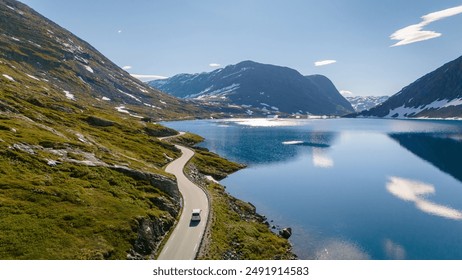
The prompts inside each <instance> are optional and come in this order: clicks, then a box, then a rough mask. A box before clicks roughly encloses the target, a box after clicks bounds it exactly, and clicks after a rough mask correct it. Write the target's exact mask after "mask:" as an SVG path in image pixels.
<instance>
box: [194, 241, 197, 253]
mask: <svg viewBox="0 0 462 280" xmlns="http://www.w3.org/2000/svg"><path fill="white" fill-rule="evenodd" d="M196 249H197V243H196V246H194V250H193V251H194V252H196Z"/></svg>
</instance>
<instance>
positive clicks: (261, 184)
mask: <svg viewBox="0 0 462 280" xmlns="http://www.w3.org/2000/svg"><path fill="white" fill-rule="evenodd" d="M164 124H165V125H167V126H169V127H172V128H174V129H177V130H181V131H190V132H193V133H197V134H200V135H202V136H203V137H205V138H206V140H205V142H204V143H202V144H201V146H203V147H207V148H208V149H210V150H211V151H213V152H216V153H218V154H220V155H222V156H224V157H227V158H229V159H231V160H234V161H237V162H241V163H245V164H247V165H248V168H246V169H244V170H241V171H239V172H237V173H235V174H232V175H231V176H229V177H228V178H226V179H224V180H223V181H221V183H222V184H223V185H225V186H226V187H227V190H228V191H229V192H230V193H231V194H232V195H234V196H236V197H238V198H240V199H242V200H245V201H249V202H251V203H252V204H254V205H255V206H256V207H257V211H258V212H259V213H261V214H263V215H265V216H267V217H268V220H269V221H270V224H271V225H275V226H277V227H281V228H282V227H292V229H293V236H292V237H291V238H290V241H291V242H292V244H293V246H294V252H295V253H296V254H297V255H298V256H299V257H300V258H301V259H419V260H424V259H459V260H460V259H462V182H461V181H462V164H461V159H462V122H460V121H429V120H380V119H326V120H323V119H318V120H283V119H282V120H268V119H240V120H237V119H235V120H234V119H232V120H206V121H204V120H197V121H182V122H168V123H164Z"/></svg>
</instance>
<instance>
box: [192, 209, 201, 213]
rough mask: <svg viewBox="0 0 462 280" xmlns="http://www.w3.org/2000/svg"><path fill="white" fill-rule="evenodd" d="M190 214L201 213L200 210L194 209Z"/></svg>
mask: <svg viewBox="0 0 462 280" xmlns="http://www.w3.org/2000/svg"><path fill="white" fill-rule="evenodd" d="M192 212H193V213H200V212H201V209H199V208H196V209H193V210H192Z"/></svg>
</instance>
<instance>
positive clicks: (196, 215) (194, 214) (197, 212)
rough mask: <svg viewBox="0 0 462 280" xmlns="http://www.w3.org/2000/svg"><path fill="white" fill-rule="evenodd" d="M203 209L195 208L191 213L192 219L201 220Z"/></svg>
mask: <svg viewBox="0 0 462 280" xmlns="http://www.w3.org/2000/svg"><path fill="white" fill-rule="evenodd" d="M201 212H202V210H201V209H198V208H197V209H193V210H192V215H191V221H200V220H201Z"/></svg>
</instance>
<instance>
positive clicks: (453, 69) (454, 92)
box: [356, 56, 462, 118]
mask: <svg viewBox="0 0 462 280" xmlns="http://www.w3.org/2000/svg"><path fill="white" fill-rule="evenodd" d="M356 116H359V117H385V118H461V117H462V56H461V57H459V58H456V59H454V60H452V61H450V62H447V63H445V64H444V65H443V66H441V67H439V68H437V69H436V70H434V71H432V72H430V73H428V74H426V75H424V76H422V77H421V78H419V79H417V80H416V81H414V82H413V83H411V84H409V85H408V86H406V87H404V88H403V89H401V90H400V91H399V92H398V93H396V94H394V95H393V96H391V97H390V98H389V99H388V100H387V101H385V102H384V103H382V104H381V105H379V106H376V107H374V108H371V109H370V110H367V111H363V112H361V113H358V114H356Z"/></svg>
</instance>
